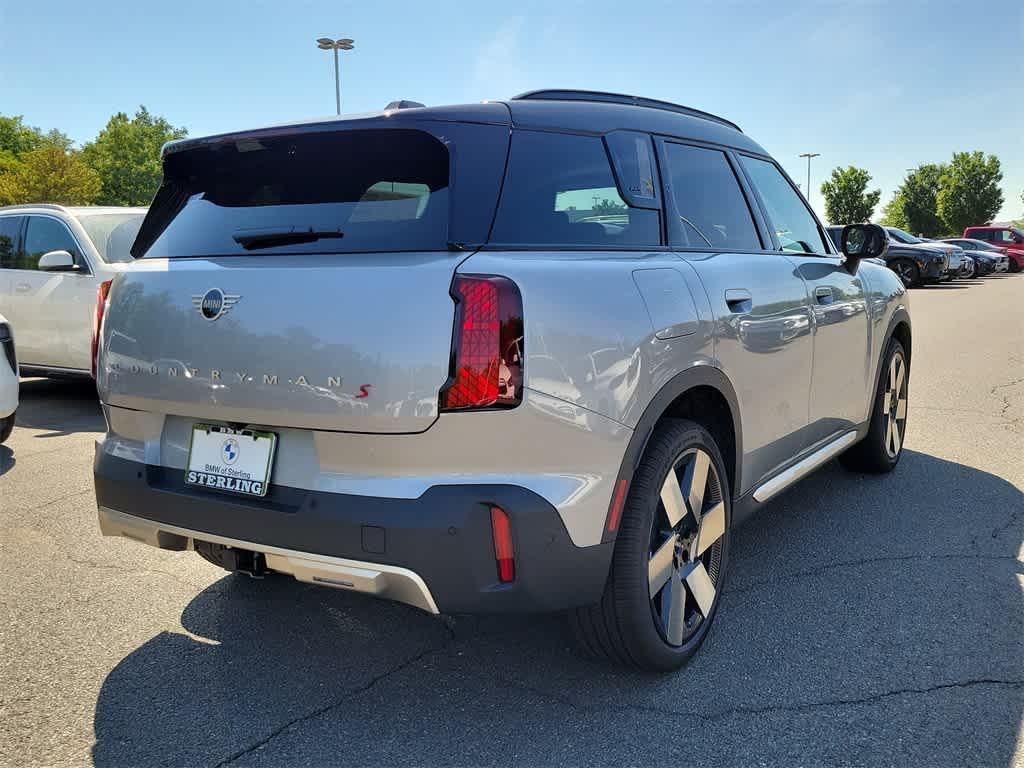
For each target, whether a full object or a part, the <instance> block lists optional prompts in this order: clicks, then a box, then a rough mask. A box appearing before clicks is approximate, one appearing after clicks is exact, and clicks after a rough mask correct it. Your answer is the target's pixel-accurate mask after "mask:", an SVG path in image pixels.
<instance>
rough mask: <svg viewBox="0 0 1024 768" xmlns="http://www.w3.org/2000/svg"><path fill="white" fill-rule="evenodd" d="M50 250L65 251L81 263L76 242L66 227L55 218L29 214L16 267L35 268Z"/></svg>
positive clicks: (76, 261)
mask: <svg viewBox="0 0 1024 768" xmlns="http://www.w3.org/2000/svg"><path fill="white" fill-rule="evenodd" d="M50 251H67V252H68V253H70V254H71V255H72V256H74V258H75V263H81V260H82V256H81V254H80V253H79V250H78V244H77V243H76V242H75V239H74V238H73V237H72V236H71V233H70V232H69V231H68V228H67V227H66V226H65V225H64V224H63V223H62V222H60V221H57V219H51V218H50V217H48V216H29V217H28V227H26V228H25V247H24V248H23V249H22V254H21V258H20V264H19V266H18V267H17V268H18V269H36V268H37V266H38V265H39V259H40V257H41V256H42V255H43V254H44V253H49V252H50Z"/></svg>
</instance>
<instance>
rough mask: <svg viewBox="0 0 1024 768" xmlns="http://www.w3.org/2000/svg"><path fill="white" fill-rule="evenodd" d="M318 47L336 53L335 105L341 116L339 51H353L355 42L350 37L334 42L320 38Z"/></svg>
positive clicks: (327, 38) (326, 38) (317, 43)
mask: <svg viewBox="0 0 1024 768" xmlns="http://www.w3.org/2000/svg"><path fill="white" fill-rule="evenodd" d="M316 47H317V48H319V49H320V50H321V51H334V104H335V108H336V109H337V110H338V114H339V115H340V114H341V75H340V73H339V71H338V51H351V50H352V49H353V48H355V40H353V39H351V38H349V37H342V38H339V39H337V40H332V39H331V38H329V37H319V38H317V41H316Z"/></svg>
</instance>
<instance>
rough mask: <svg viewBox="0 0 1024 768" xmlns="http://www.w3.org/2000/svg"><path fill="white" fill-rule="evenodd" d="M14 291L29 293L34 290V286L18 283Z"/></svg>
mask: <svg viewBox="0 0 1024 768" xmlns="http://www.w3.org/2000/svg"><path fill="white" fill-rule="evenodd" d="M14 290H15V291H17V292H18V293H28V292H29V291H31V290H32V286H31V285H29V284H28V283H18V284H17V285H16V286H14Z"/></svg>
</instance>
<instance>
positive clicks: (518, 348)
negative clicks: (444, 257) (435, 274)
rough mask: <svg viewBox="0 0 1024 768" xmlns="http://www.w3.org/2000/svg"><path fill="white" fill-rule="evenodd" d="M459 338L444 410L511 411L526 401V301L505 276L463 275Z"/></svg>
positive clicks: (455, 293)
mask: <svg viewBox="0 0 1024 768" xmlns="http://www.w3.org/2000/svg"><path fill="white" fill-rule="evenodd" d="M452 298H454V299H455V302H456V307H455V334H454V338H453V340H452V343H453V350H452V363H451V371H450V375H449V379H448V383H447V384H446V385H445V387H444V389H442V390H441V410H443V411H461V410H468V409H474V408H512V407H514V406H516V405H519V403H520V402H522V399H523V300H522V298H521V297H520V295H519V289H518V288H517V287H516V284H515V283H513V282H512V281H511V280H509V279H508V278H506V277H494V276H491V275H468V276H463V275H459V276H457V277H456V278H455V281H454V283H453V285H452Z"/></svg>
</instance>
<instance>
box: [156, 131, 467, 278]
mask: <svg viewBox="0 0 1024 768" xmlns="http://www.w3.org/2000/svg"><path fill="white" fill-rule="evenodd" d="M164 176H165V179H164V185H163V187H162V188H161V190H160V192H159V193H158V195H157V198H156V199H155V200H154V202H153V205H152V206H151V209H150V214H149V217H148V218H147V221H146V223H145V224H144V225H143V233H141V234H140V240H143V243H142V249H143V250H145V251H146V253H145V255H146V256H148V257H168V258H177V257H189V256H231V255H243V254H245V255H259V254H266V253H275V254H278V253H346V252H397V251H424V250H444V249H446V248H447V243H448V221H449V157H448V149H447V147H446V146H445V145H444V144H442V143H441V142H440V141H438V139H436V138H435V137H433V136H432V135H430V134H429V133H426V132H425V131H419V130H412V129H391V130H352V131H341V132H323V133H312V134H298V135H291V136H284V137H276V138H261V139H256V138H246V139H239V140H238V141H229V142H225V143H221V144H216V145H213V146H212V147H209V148H199V149H195V150H186V151H182V152H181V153H179V155H175V154H173V153H172V154H171V155H170V156H168V158H167V160H166V162H165V168H164ZM143 235H144V236H143ZM138 246H139V244H138V243H137V248H138ZM136 255H138V253H137V252H136Z"/></svg>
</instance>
